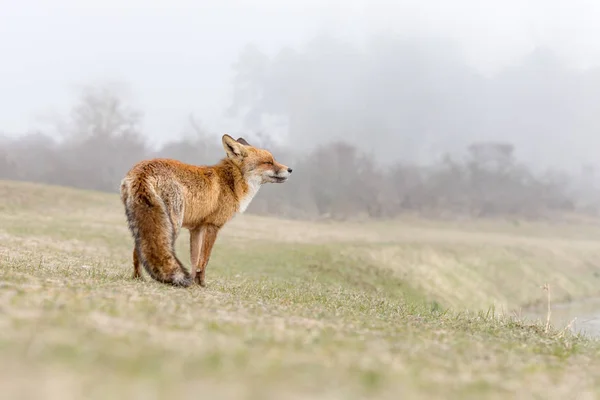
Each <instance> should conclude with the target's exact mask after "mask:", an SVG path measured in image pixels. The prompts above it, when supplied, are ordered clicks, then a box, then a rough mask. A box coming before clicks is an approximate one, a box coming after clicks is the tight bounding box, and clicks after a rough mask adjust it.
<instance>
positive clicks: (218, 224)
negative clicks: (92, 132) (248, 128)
mask: <svg viewBox="0 0 600 400" xmlns="http://www.w3.org/2000/svg"><path fill="white" fill-rule="evenodd" d="M222 142H223V147H224V148H225V153H226V157H224V158H223V159H222V160H221V161H220V162H219V163H217V164H216V165H212V166H195V165H190V164H184V163H182V162H179V161H176V160H170V159H161V158H157V159H152V160H146V161H141V162H139V163H138V164H136V165H134V166H133V168H132V169H131V170H130V171H129V172H128V173H127V175H126V176H125V178H124V179H123V180H122V181H121V201H122V202H123V205H124V207H125V216H126V217H127V223H128V226H129V230H130V232H131V235H132V236H133V239H134V243H135V246H134V249H133V277H134V278H141V277H142V275H141V269H140V264H141V265H143V266H144V268H145V269H146V271H147V272H148V273H149V274H150V276H151V277H152V278H154V279H155V280H157V281H159V282H162V283H166V284H171V285H174V286H183V287H188V286H190V285H192V284H193V283H194V282H195V283H198V284H199V285H200V286H205V285H206V282H205V273H206V265H207V264H208V260H209V258H210V254H211V251H212V248H213V244H214V243H215V240H216V238H217V234H218V232H219V229H221V228H222V227H223V225H225V223H227V222H228V221H229V220H231V219H232V218H233V216H234V215H235V213H236V212H239V213H243V212H244V211H245V210H246V208H247V207H248V205H249V204H250V201H251V200H252V199H253V198H254V196H255V195H256V193H257V192H258V190H259V189H260V186H261V185H262V184H263V183H283V182H285V181H286V180H287V179H288V178H289V176H290V174H291V173H292V169H291V168H289V167H287V166H285V165H283V164H280V163H278V162H276V161H275V159H274V158H273V155H272V154H271V153H270V152H269V151H267V150H264V149H259V148H256V147H253V146H251V145H250V144H249V143H248V142H247V141H246V140H244V139H243V138H239V139H237V140H235V139H233V138H232V137H231V136H229V135H227V134H225V135H223V137H222ZM181 228H187V229H188V230H189V231H190V253H191V254H190V255H191V257H190V258H191V264H192V265H191V273H189V272H188V271H187V270H186V269H185V268H184V266H183V264H182V263H181V261H179V259H178V258H177V256H176V254H175V240H176V239H177V237H178V235H179V232H180V230H181Z"/></svg>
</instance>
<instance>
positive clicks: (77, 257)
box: [0, 182, 600, 399]
mask: <svg viewBox="0 0 600 400" xmlns="http://www.w3.org/2000/svg"><path fill="white" fill-rule="evenodd" d="M495 224H496V225H494V222H482V221H474V222H469V223H463V224H461V226H454V227H453V226H452V225H451V224H450V223H442V222H436V223H433V222H431V221H421V220H408V219H406V220H401V221H387V222H384V223H365V224H356V223H354V224H353V223H347V224H341V223H309V222H299V221H296V222H292V221H282V220H277V219H272V218H259V217H254V216H243V217H236V219H235V220H234V221H233V222H232V223H231V225H229V226H228V227H226V228H225V229H224V231H223V232H222V234H221V235H220V237H219V239H218V241H217V244H216V246H215V250H214V254H213V257H212V259H211V262H210V264H209V266H208V271H207V283H208V287H207V288H199V287H194V288H190V289H176V288H171V287H168V286H166V285H161V284H159V283H157V282H154V281H152V280H150V279H149V278H148V277H146V280H145V281H144V282H139V281H134V280H131V279H130V275H131V273H132V266H131V239H130V238H129V234H128V232H127V229H126V225H125V220H124V216H123V211H122V207H121V205H120V203H119V200H118V197H117V196H116V195H108V194H99V193H92V192H83V191H77V190H72V189H64V188H56V187H47V186H41V185H33V184H23V183H12V182H0V266H1V268H0V360H1V362H0V377H1V378H0V392H1V393H3V398H23V399H25V398H27V399H29V398H45V399H55V398H56V399H80V398H84V397H85V398H88V399H100V398H102V399H108V398H110V399H117V398H119V399H120V398H123V399H125V398H127V399H130V398H140V399H141V398H144V399H146V398H156V399H158V398H161V399H162V398H165V399H166V398H169V397H176V398H210V399H213V398H241V399H297V398H311V399H358V398H382V399H397V398H423V397H426V398H450V399H468V398H472V399H481V398H497V399H505V398H528V399H529V398H543V399H552V398H556V399H558V398H560V399H562V398H578V399H586V398H596V397H597V396H598V395H599V394H600V378H599V377H600V346H599V344H598V343H597V342H596V341H594V340H591V339H588V338H585V337H581V336H578V335H573V334H571V333H570V332H569V331H567V330H563V329H562V328H563V327H561V326H558V327H556V329H554V328H553V329H551V330H550V331H549V332H545V331H544V326H543V325H540V324H537V323H534V322H532V321H526V320H521V319H518V318H516V317H515V316H514V315H513V314H511V311H513V310H516V309H518V308H519V307H520V306H523V305H526V304H532V303H537V302H540V301H542V300H543V299H544V298H545V297H544V293H543V292H542V291H541V289H540V288H539V287H540V286H541V285H543V284H544V283H546V282H550V283H551V285H552V287H553V293H552V294H553V297H556V298H557V299H569V298H572V299H579V298H585V297H588V296H594V295H596V294H597V293H598V289H597V287H599V286H598V277H596V276H594V272H595V270H596V268H595V262H596V261H595V260H597V259H600V257H598V256H600V242H598V241H597V239H598V238H600V231H599V230H597V228H596V227H595V226H593V225H591V224H586V225H584V224H582V223H579V225H573V224H572V223H570V224H568V223H561V224H557V225H554V226H548V225H543V226H542V225H536V224H523V223H521V224H514V223H504V222H501V221H498V222H496V223H495ZM494 227H496V229H494ZM187 240H188V235H187V232H184V233H182V235H181V240H180V241H179V243H178V252H179V254H180V255H181V257H182V259H183V260H185V262H186V263H187V262H188V261H189V255H188V254H187V249H188V246H187Z"/></svg>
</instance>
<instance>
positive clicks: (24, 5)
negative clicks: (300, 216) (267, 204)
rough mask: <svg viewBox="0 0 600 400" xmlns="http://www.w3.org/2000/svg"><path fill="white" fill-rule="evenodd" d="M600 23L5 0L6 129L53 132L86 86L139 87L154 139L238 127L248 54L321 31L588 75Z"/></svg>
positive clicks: (529, 14)
mask: <svg viewBox="0 0 600 400" xmlns="http://www.w3.org/2000/svg"><path fill="white" fill-rule="evenodd" d="M598 21H600V1H597V0H596V1H594V0H571V1H566V0H565V1H559V0H545V1H543V0H529V1H526V0H523V1H517V0H504V1H486V0H452V1H449V0H406V1H391V0H388V1H384V0H350V1H349V0H345V1H328V0H322V1H321V0H303V1H293V2H292V1H275V0H272V1H267V0H254V1H242V0H238V1H235V0H221V1H210V2H209V1H206V0H123V1H116V0H86V1H83V0H0V50H1V53H0V54H1V59H0V107H1V110H2V112H0V131H3V132H5V133H7V134H19V133H22V132H25V131H27V130H30V129H33V128H35V127H39V126H43V125H41V122H40V121H42V120H43V118H44V117H47V116H48V115H52V113H59V114H63V115H64V114H66V112H67V111H68V109H69V107H70V106H71V105H72V104H73V103H74V101H75V96H76V93H77V92H76V88H77V86H78V85H84V84H88V83H93V82H102V81H107V80H108V81H115V80H116V81H122V82H125V83H127V84H128V85H129V87H130V89H131V92H132V101H133V103H134V105H136V106H137V107H139V108H140V109H142V110H143V112H144V115H145V117H144V132H145V133H146V134H147V135H148V136H149V137H151V138H152V140H153V141H155V142H156V141H162V140H165V139H168V138H169V137H172V136H174V135H179V134H180V133H181V132H182V130H183V128H184V127H185V125H186V118H187V116H188V115H189V114H190V113H192V112H193V113H194V115H195V116H196V117H197V118H198V119H199V120H201V121H202V122H203V124H204V125H205V126H206V127H207V128H209V129H210V130H214V131H217V132H225V131H236V130H237V129H239V127H238V125H237V124H236V123H235V121H231V120H227V119H226V118H225V117H224V113H223V111H224V108H225V107H226V106H227V105H228V101H229V96H230V92H231V85H230V82H231V78H232V70H231V64H232V63H233V62H234V61H235V59H236V57H237V55H238V53H239V51H240V49H241V48H242V46H244V45H245V44H247V43H249V42H252V43H255V44H256V45H258V46H259V47H260V48H261V49H262V50H264V51H265V52H266V53H267V54H273V53H274V52H276V51H277V50H279V49H280V48H281V47H282V46H287V45H290V46H293V47H300V46H302V44H303V43H305V42H306V41H307V40H308V39H310V38H311V37H313V36H314V35H316V34H318V33H322V32H327V33H333V34H336V35H339V36H341V37H344V38H348V39H351V40H355V41H360V40H362V38H364V37H365V36H366V35H369V34H372V33H376V32H379V31H388V32H389V31H391V32H395V33H399V34H405V35H414V36H438V37H445V38H451V39H455V40H456V41H458V42H459V43H460V45H461V46H462V49H463V52H464V57H465V59H466V60H467V61H468V62H469V64H470V65H471V66H473V67H475V68H477V69H478V70H479V71H481V72H482V73H485V74H490V73H494V72H495V71H497V70H498V69H500V68H502V67H504V66H507V65H510V64H511V63H513V62H518V60H519V57H522V56H523V55H525V54H526V53H528V52H530V51H532V49H533V48H534V47H535V46H536V45H541V46H546V47H549V48H551V49H552V50H554V51H555V52H556V53H557V54H558V55H559V56H561V57H563V58H564V60H565V61H566V62H567V63H568V64H569V65H571V66H573V67H577V68H586V67H590V66H595V65H600V24H599V23H598Z"/></svg>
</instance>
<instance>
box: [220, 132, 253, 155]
mask: <svg viewBox="0 0 600 400" xmlns="http://www.w3.org/2000/svg"><path fill="white" fill-rule="evenodd" d="M222 141H223V148H225V152H226V153H227V156H228V157H229V158H243V157H246V156H247V155H248V152H247V151H246V149H244V145H242V144H241V143H238V142H237V141H236V140H235V139H234V138H232V137H231V136H229V135H228V134H224V135H223V138H222Z"/></svg>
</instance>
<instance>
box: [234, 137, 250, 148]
mask: <svg viewBox="0 0 600 400" xmlns="http://www.w3.org/2000/svg"><path fill="white" fill-rule="evenodd" d="M237 142H238V143H241V144H243V145H244V146H252V145H251V144H250V143H248V142H246V139H244V138H243V137H241V138H238V140H237Z"/></svg>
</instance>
